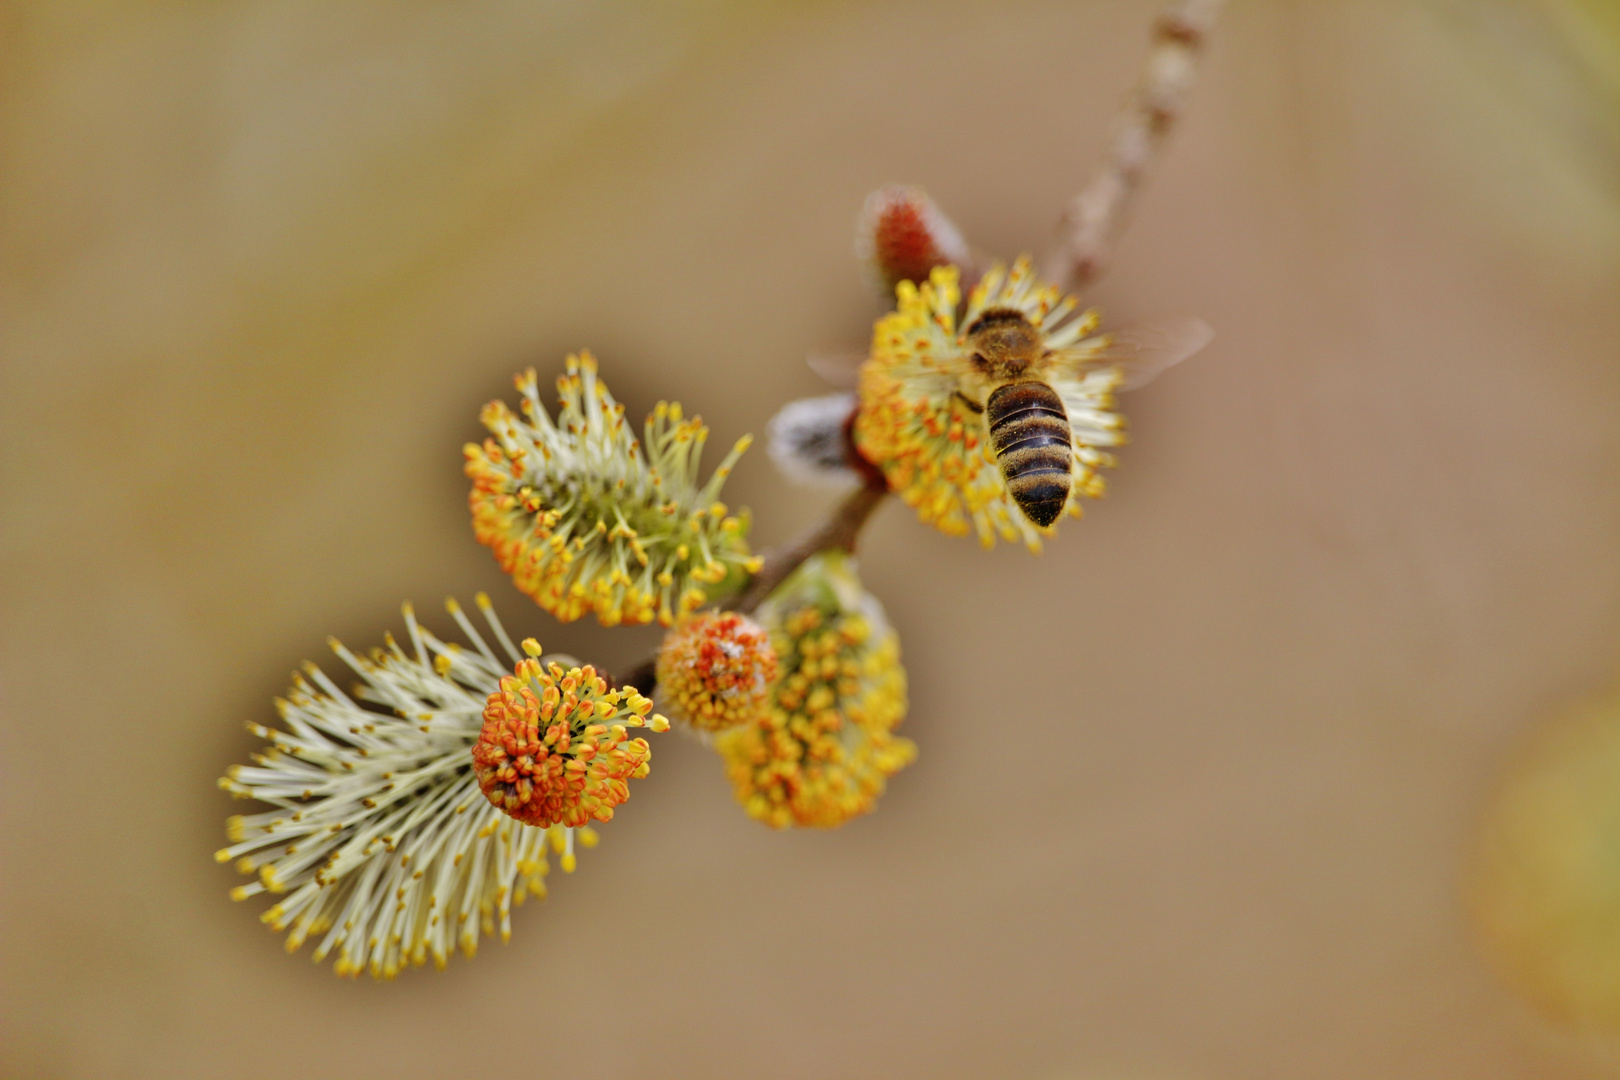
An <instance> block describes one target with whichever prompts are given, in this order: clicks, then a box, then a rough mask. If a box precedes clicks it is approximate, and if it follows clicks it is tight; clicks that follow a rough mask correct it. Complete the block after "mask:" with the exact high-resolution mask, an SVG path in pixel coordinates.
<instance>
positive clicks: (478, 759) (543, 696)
mask: <svg viewBox="0 0 1620 1080" xmlns="http://www.w3.org/2000/svg"><path fill="white" fill-rule="evenodd" d="M523 648H524V651H525V652H527V653H529V658H528V659H526V660H523V661H520V662H519V663H518V665H517V667H516V668H515V669H514V671H513V674H511V675H508V676H505V677H504V678H502V679H501V682H500V689H499V690H497V691H496V692H495V693H493V694H491V695H490V696H489V701H488V703H487V704H486V705H485V706H484V726H483V729H482V730H481V731H480V732H479V735H478V741H477V742H475V743H474V744H473V748H472V761H473V772H474V774H475V775H476V776H477V777H478V787H479V790H481V791H482V792H483V793H484V797H485V798H486V799H488V800H489V801H490V803H491V805H493V806H495V807H496V808H497V809H499V810H500V811H501V812H502V813H504V814H506V815H508V816H509V817H512V818H515V819H517V820H518V821H521V822H523V824H525V825H536V826H540V827H542V828H545V827H549V826H551V825H559V824H560V825H567V826H571V827H576V828H577V827H579V826H581V825H584V824H585V823H586V822H588V821H591V820H596V821H610V820H612V818H613V808H614V807H616V806H619V805H620V804H621V803H623V802H624V801H625V800H626V799H628V798H629V797H630V789H629V783H628V782H629V781H630V780H635V779H640V778H641V777H644V776H646V775H647V773H648V771H649V769H651V767H652V766H651V764H650V763H651V759H652V748H651V747H649V746H648V745H647V740H646V739H641V738H632V737H631V736H630V734H629V732H628V730H627V729H628V728H631V727H641V726H642V725H644V724H645V725H646V726H648V727H651V728H652V729H653V730H654V731H664V730H667V729H668V727H669V722H668V721H667V720H665V719H664V718H663V717H662V716H659V715H657V714H654V715H652V716H650V717H649V716H648V713H649V712H650V711H651V709H652V702H651V701H650V700H648V699H647V698H645V697H643V696H641V695H640V694H638V693H637V692H636V691H635V690H632V689H628V688H626V689H623V690H610V689H609V688H608V684H607V680H605V679H603V678H602V676H600V675H598V674H597V673H596V669H595V668H594V667H591V666H590V665H586V666H585V667H582V668H579V667H575V668H567V669H565V668H564V667H563V666H562V665H561V664H559V663H556V662H555V661H553V662H551V663H550V664H545V665H543V664H541V662H540V661H539V659H537V658H538V657H539V655H540V647H539V646H538V645H537V644H535V642H534V641H533V639H530V640H526V641H524V642H523Z"/></svg>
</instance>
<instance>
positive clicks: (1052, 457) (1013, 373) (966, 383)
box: [956, 308, 1214, 528]
mask: <svg viewBox="0 0 1620 1080" xmlns="http://www.w3.org/2000/svg"><path fill="white" fill-rule="evenodd" d="M964 336H965V339H966V348H965V349H964V351H963V354H962V357H963V359H962V360H961V361H959V367H960V370H959V371H958V373H957V374H958V387H957V390H956V394H957V396H958V397H959V398H961V400H962V402H963V403H964V404H965V405H966V406H967V407H968V408H969V409H971V410H972V411H973V412H975V413H978V414H980V415H981V416H982V417H983V418H984V427H985V432H984V433H985V438H986V440H987V443H988V445H989V446H990V449H991V450H992V452H993V453H994V455H995V459H996V465H997V467H998V468H1000V470H1001V477H1002V480H1003V482H1004V483H1005V484H1006V487H1007V494H1008V495H1010V496H1011V497H1012V500H1013V502H1014V503H1016V504H1017V506H1018V509H1019V510H1020V511H1022V512H1023V514H1024V516H1025V517H1027V518H1028V519H1029V520H1030V521H1031V522H1033V523H1034V524H1036V525H1038V526H1041V527H1042V528H1044V527H1046V526H1048V525H1050V524H1052V523H1053V522H1054V521H1056V520H1057V519H1058V518H1059V517H1060V516H1061V515H1062V513H1063V509H1064V507H1065V506H1067V505H1068V501H1069V490H1070V487H1071V479H1072V476H1073V470H1074V441H1073V437H1072V429H1071V427H1070V424H1069V414H1068V411H1067V410H1066V409H1065V408H1064V405H1063V398H1062V396H1061V395H1059V393H1058V392H1057V390H1055V389H1053V387H1052V385H1051V380H1053V379H1055V378H1059V377H1061V376H1070V377H1078V376H1082V375H1084V374H1085V373H1086V372H1087V371H1088V370H1096V369H1100V368H1107V367H1119V368H1121V369H1122V370H1123V373H1124V378H1123V379H1122V380H1121V382H1120V384H1119V386H1118V389H1120V390H1132V389H1135V388H1137V387H1139V386H1142V385H1145V384H1146V383H1148V382H1149V381H1151V380H1152V379H1153V378H1154V377H1155V376H1157V375H1158V374H1159V373H1160V372H1162V371H1163V370H1164V369H1166V368H1168V367H1170V366H1172V365H1174V364H1177V363H1180V362H1181V361H1182V360H1185V359H1186V358H1187V357H1189V356H1191V355H1192V354H1193V353H1195V352H1197V351H1198V350H1199V349H1201V348H1203V347H1204V346H1205V345H1206V344H1208V342H1209V340H1210V338H1211V337H1213V336H1214V333H1213V331H1211V330H1210V328H1209V326H1208V324H1206V323H1204V322H1202V321H1201V320H1198V319H1173V320H1165V321H1162V322H1157V323H1152V324H1143V325H1139V326H1133V327H1129V328H1126V329H1123V330H1117V331H1114V332H1112V333H1110V334H1108V335H1107V336H1106V338H1105V342H1106V343H1105V344H1104V345H1103V347H1102V348H1101V349H1100V350H1099V349H1097V348H1095V347H1090V346H1094V344H1095V343H1094V342H1082V343H1081V346H1085V347H1075V348H1071V349H1048V348H1046V346H1045V343H1044V339H1043V337H1042V334H1041V331H1040V328H1039V327H1037V326H1036V325H1035V324H1034V323H1032V322H1030V320H1029V319H1028V317H1027V316H1025V315H1024V313H1023V312H1021V311H1019V310H1017V309H1016V308H991V309H989V310H988V311H985V312H983V313H982V314H981V315H979V317H978V318H976V319H975V320H974V321H973V322H972V323H971V324H969V325H968V326H967V327H966V328H965V332H964Z"/></svg>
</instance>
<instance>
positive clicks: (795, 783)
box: [715, 554, 917, 828]
mask: <svg viewBox="0 0 1620 1080" xmlns="http://www.w3.org/2000/svg"><path fill="white" fill-rule="evenodd" d="M759 614H760V617H761V619H762V620H763V621H764V622H765V623H766V625H767V626H768V627H770V628H771V631H772V637H773V639H774V640H775V643H776V650H777V654H778V656H779V657H780V661H781V667H782V676H781V678H780V679H779V680H778V681H777V683H776V686H775V687H774V688H773V691H772V695H771V702H770V707H769V708H768V709H767V710H766V711H765V712H764V713H762V714H761V715H760V716H758V717H757V718H755V719H754V720H751V721H749V722H746V723H744V724H741V725H738V726H737V727H734V728H731V729H729V730H727V731H724V732H722V733H720V735H719V736H717V737H716V739H715V748H716V749H717V750H718V751H719V752H720V755H721V757H722V758H723V759H724V761H725V764H726V773H727V775H728V776H729V777H730V779H731V782H732V786H733V789H734V791H735V794H736V797H737V801H738V802H740V803H741V804H742V806H743V809H744V810H746V811H747V813H748V814H749V816H751V817H753V818H756V819H757V820H760V821H763V822H764V823H766V824H767V825H770V826H772V827H773V828H787V827H790V826H795V825H797V826H813V827H821V828H831V827H834V826H837V825H841V824H843V823H844V822H846V821H848V820H849V819H851V818H853V817H857V816H859V815H861V814H864V813H867V812H869V811H870V810H872V809H873V808H874V807H875V806H876V805H877V800H878V797H879V796H881V795H882V794H883V790H884V787H885V785H886V782H887V780H888V778H889V777H890V776H892V775H893V774H894V773H896V772H898V771H899V770H900V769H902V768H904V767H905V766H906V765H907V764H909V763H910V762H911V761H912V760H913V759H914V758H915V757H916V754H917V747H916V744H914V743H913V742H912V741H911V740H909V739H906V738H904V737H901V736H897V735H895V734H894V728H895V727H896V725H898V724H899V723H900V721H901V720H903V719H904V718H905V713H906V675H905V670H904V669H903V668H901V666H900V647H899V639H898V637H897V636H896V635H895V633H894V632H893V631H892V630H891V629H889V628H888V626H887V624H886V623H885V622H884V620H883V614H882V609H881V607H879V606H878V604H877V601H876V600H875V599H873V598H872V597H871V595H870V594H868V593H865V592H864V591H863V590H861V589H860V587H859V583H858V581H856V579H855V578H854V573H853V570H851V569H850V568H849V567H848V565H847V560H846V559H845V558H843V557H842V556H840V555H836V554H823V555H818V556H816V557H814V558H813V559H811V560H810V561H809V562H808V563H806V565H805V566H804V567H802V568H801V569H800V570H799V571H798V572H797V573H796V574H795V575H794V577H793V578H790V579H789V581H788V583H787V584H786V585H784V587H783V589H782V590H781V592H780V593H779V594H778V596H777V597H775V598H773V599H772V600H771V601H769V602H767V603H766V604H765V605H764V606H763V607H762V608H761V609H760V613H759Z"/></svg>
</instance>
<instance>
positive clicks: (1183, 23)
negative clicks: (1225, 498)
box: [622, 0, 1225, 695]
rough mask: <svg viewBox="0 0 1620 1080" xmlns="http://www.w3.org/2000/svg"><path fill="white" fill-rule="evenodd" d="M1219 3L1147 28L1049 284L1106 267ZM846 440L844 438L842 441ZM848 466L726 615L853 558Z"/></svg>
mask: <svg viewBox="0 0 1620 1080" xmlns="http://www.w3.org/2000/svg"><path fill="white" fill-rule="evenodd" d="M1224 4H1225V0H1179V2H1177V3H1174V4H1172V5H1170V7H1169V8H1168V9H1167V10H1166V11H1165V12H1164V14H1162V15H1160V16H1159V19H1158V21H1157V22H1155V23H1154V24H1153V46H1152V48H1151V49H1150V51H1149V52H1148V59H1147V66H1146V68H1145V70H1144V71H1143V74H1142V79H1141V81H1140V82H1139V83H1138V84H1137V87H1136V90H1135V91H1134V92H1133V93H1132V94H1131V96H1130V97H1129V98H1128V99H1127V101H1126V103H1125V106H1124V108H1123V109H1122V110H1121V112H1120V115H1119V119H1118V120H1117V121H1116V123H1115V128H1114V139H1113V142H1112V143H1111V144H1110V146H1109V148H1108V157H1107V160H1106V161H1105V162H1104V163H1103V167H1102V169H1101V170H1099V171H1098V173H1097V175H1096V176H1095V177H1093V178H1092V181H1091V183H1090V184H1087V185H1086V187H1085V189H1084V190H1083V191H1081V192H1080V194H1078V195H1076V196H1075V197H1074V201H1073V202H1071V203H1070V204H1069V207H1068V209H1067V210H1066V211H1065V212H1064V214H1063V217H1062V219H1061V220H1060V221H1059V223H1058V236H1057V240H1056V243H1055V244H1054V246H1053V249H1052V251H1051V253H1050V254H1049V255H1048V256H1047V259H1046V264H1045V269H1046V276H1047V279H1048V280H1050V281H1063V282H1066V283H1067V287H1068V289H1069V291H1071V292H1078V291H1079V290H1080V289H1082V288H1083V287H1085V286H1086V285H1089V284H1091V283H1092V282H1093V281H1095V280H1097V278H1099V277H1100V276H1102V273H1103V271H1104V270H1106V269H1107V268H1108V259H1109V256H1110V254H1111V249H1112V246H1113V242H1114V241H1115V240H1116V239H1117V238H1118V236H1119V232H1120V230H1121V228H1123V220H1124V216H1125V210H1126V208H1127V207H1128V206H1129V205H1130V201H1131V196H1132V195H1134V194H1135V192H1136V189H1137V188H1138V187H1139V186H1140V185H1141V183H1142V178H1143V177H1144V176H1145V175H1146V174H1147V169H1148V166H1149V165H1150V164H1152V162H1153V158H1154V155H1155V154H1156V153H1157V152H1158V150H1159V147H1160V145H1161V144H1162V143H1163V142H1164V137H1165V135H1166V134H1167V133H1168V132H1169V130H1170V128H1171V127H1172V126H1174V124H1175V121H1176V119H1177V118H1178V117H1179V116H1180V115H1181V112H1182V110H1183V109H1184V108H1185V107H1186V102H1187V93H1188V91H1189V90H1190V89H1191V88H1192V83H1193V75H1194V72H1195V70H1196V67H1197V60H1198V54H1199V53H1200V52H1201V51H1202V50H1203V47H1204V42H1205V41H1206V40H1207V38H1208V36H1209V32H1210V30H1211V29H1212V28H1213V27H1214V25H1215V19H1216V17H1217V16H1218V15H1219V14H1220V11H1221V8H1222V7H1223V6H1224ZM847 438H848V433H847V432H846V441H847ZM848 453H849V456H850V460H851V461H852V462H853V463H854V465H855V467H856V469H857V471H858V472H859V473H860V474H861V475H862V476H863V483H862V484H861V486H860V487H859V488H856V489H855V490H854V491H853V492H851V493H850V494H849V495H847V496H845V497H844V500H843V501H842V502H840V503H839V504H838V505H837V506H836V507H834V509H833V511H832V513H831V514H830V515H829V516H828V517H827V519H826V520H825V521H823V522H821V523H820V524H819V525H817V526H815V527H814V528H812V529H810V530H809V531H808V532H806V533H804V534H803V535H802V536H800V537H799V538H798V539H797V540H795V541H793V542H792V543H791V544H788V545H787V546H785V547H779V548H775V549H773V550H771V551H768V552H766V553H765V555H764V565H763V566H761V567H760V570H759V573H757V574H755V575H754V577H753V579H752V580H751V581H750V582H749V583H748V587H747V588H746V589H744V590H743V591H742V592H741V593H739V594H737V596H735V597H733V598H732V599H731V600H730V601H728V602H727V603H725V604H723V605H722V607H724V608H725V609H726V610H729V611H740V612H742V613H743V614H745V615H746V614H751V613H752V612H753V611H754V609H755V608H757V607H759V605H760V604H762V603H764V601H765V598H766V597H767V596H769V595H770V594H771V592H772V591H773V590H775V588H776V587H777V586H778V585H780V584H782V582H783V581H784V580H786V579H787V576H788V575H789V574H791V573H793V571H794V570H796V569H798V567H799V566H800V564H802V563H803V562H804V561H805V560H806V559H808V558H809V557H810V556H812V555H814V554H816V553H817V552H821V551H831V550H835V549H836V550H842V551H854V550H855V541H856V539H857V538H858V537H859V536H860V532H861V529H862V528H863V527H864V526H865V525H866V522H867V519H868V518H870V517H871V516H872V511H874V510H876V509H877V508H878V505H879V504H880V503H882V501H883V497H884V496H885V495H887V494H888V488H887V487H886V486H885V485H884V482H883V479H882V476H881V474H879V473H876V471H875V470H874V469H872V468H871V467H870V466H866V467H865V468H862V466H863V465H865V462H864V461H862V460H860V458H859V455H858V454H857V453H856V451H855V449H854V446H853V444H850V445H849V447H848ZM656 681H657V674H656V658H652V659H648V660H647V661H645V662H644V663H642V664H641V665H640V666H639V667H637V668H636V669H635V670H634V671H632V672H630V673H629V674H628V675H627V676H625V678H624V679H623V680H622V682H623V683H624V685H627V686H633V687H635V688H636V689H637V690H639V691H641V692H642V693H644V694H648V695H650V694H651V693H652V691H653V689H654V686H655V683H656Z"/></svg>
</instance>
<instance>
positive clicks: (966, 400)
mask: <svg viewBox="0 0 1620 1080" xmlns="http://www.w3.org/2000/svg"><path fill="white" fill-rule="evenodd" d="M956 396H957V397H959V398H961V399H962V404H964V405H966V406H967V407H968V408H970V409H972V410H973V411H974V412H976V413H982V412H984V406H983V405H980V404H979V403H978V402H976V401H974V400H973V399H972V398H970V397H968V396H967V395H966V394H964V393H962V391H960V390H958V391H957V392H956Z"/></svg>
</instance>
